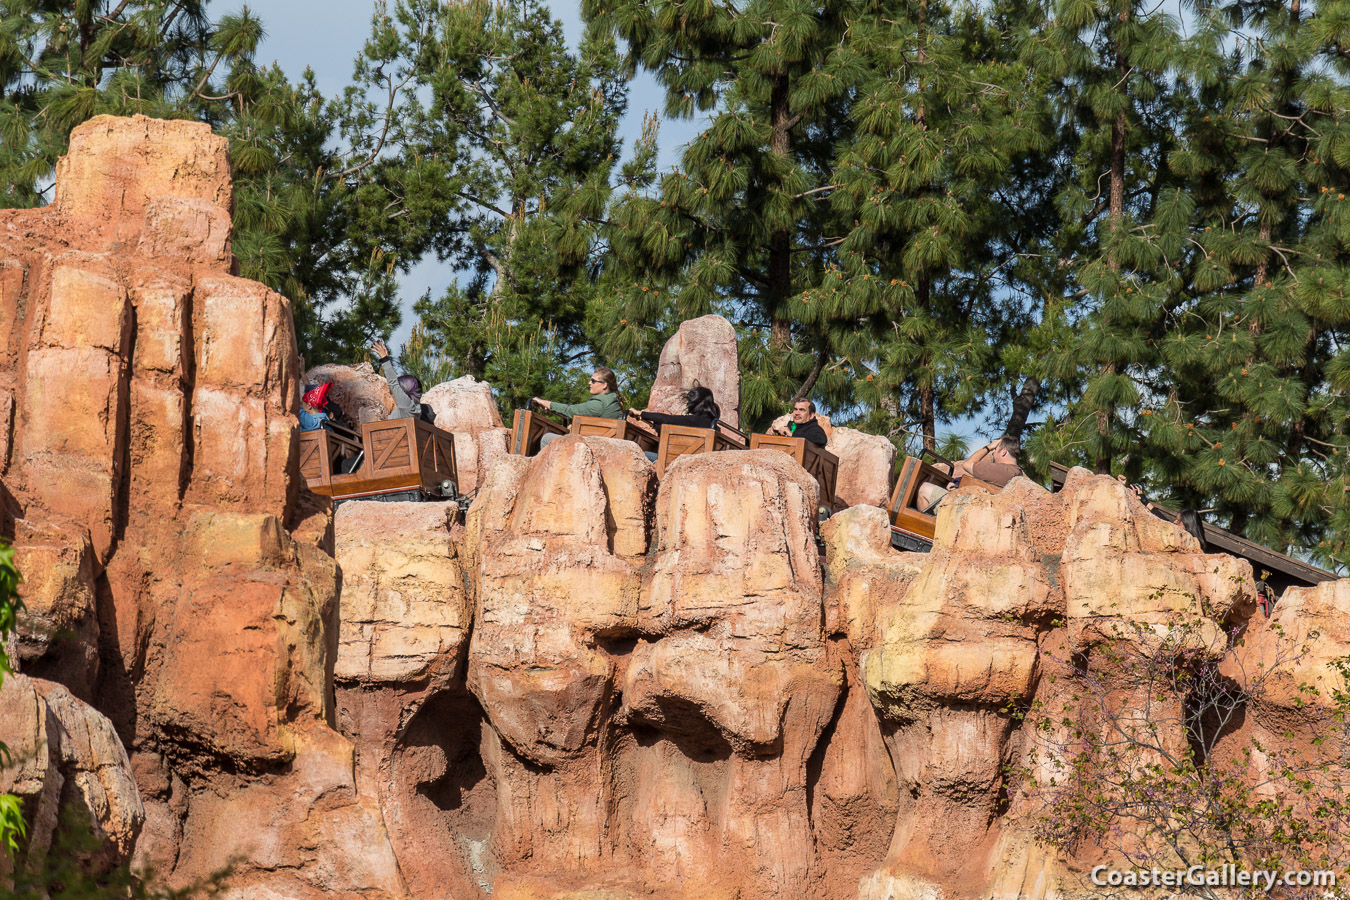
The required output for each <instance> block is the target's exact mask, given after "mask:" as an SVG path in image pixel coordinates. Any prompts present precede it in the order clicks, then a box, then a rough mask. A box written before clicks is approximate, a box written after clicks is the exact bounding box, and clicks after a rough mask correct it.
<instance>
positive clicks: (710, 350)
mask: <svg viewBox="0 0 1350 900" xmlns="http://www.w3.org/2000/svg"><path fill="white" fill-rule="evenodd" d="M695 384H700V385H702V386H703V387H705V388H708V389H709V390H711V391H712V392H713V399H714V400H716V401H717V405H718V406H719V407H720V408H721V410H722V420H723V421H725V422H727V423H729V424H731V425H735V426H737V427H739V426H740V424H741V369H740V356H739V354H738V352H737V349H736V329H735V328H733V327H732V326H731V323H730V322H728V321H727V320H726V319H724V318H722V317H721V316H702V317H700V318H697V319H689V320H687V321H684V322H681V323H680V327H679V330H678V331H676V332H675V334H674V336H673V337H671V338H670V340H668V341H666V345H665V346H664V347H662V348H661V358H660V359H659V360H658V361H657V364H656V380H655V381H654V382H653V383H652V391H651V397H650V399H649V400H648V402H647V408H648V409H650V410H651V411H652V412H663V413H673V414H676V415H684V414H685V412H686V411H687V409H686V404H685V401H684V395H685V393H687V392H688V390H689V389H690V388H692V387H693V386H694V385H695Z"/></svg>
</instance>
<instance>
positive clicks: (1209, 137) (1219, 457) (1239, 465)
mask: <svg viewBox="0 0 1350 900" xmlns="http://www.w3.org/2000/svg"><path fill="white" fill-rule="evenodd" d="M1347 9H1350V7H1347V6H1346V5H1345V4H1343V3H1331V4H1319V7H1318V9H1317V10H1316V12H1315V13H1311V14H1310V11H1307V10H1304V9H1302V8H1301V4H1300V2H1299V0H1292V2H1290V3H1278V2H1260V3H1234V4H1230V5H1229V6H1227V7H1226V8H1223V9H1220V10H1216V11H1214V13H1213V15H1211V16H1210V17H1209V20H1208V21H1207V22H1206V25H1207V29H1206V32H1204V33H1207V34H1208V35H1209V37H1208V47H1204V48H1197V49H1198V50H1203V51H1204V52H1193V53H1191V54H1188V58H1189V59H1191V60H1192V67H1193V70H1194V72H1195V76H1194V77H1195V78H1196V80H1197V82H1199V83H1201V84H1203V85H1204V86H1205V88H1206V93H1207V97H1206V99H1207V101H1208V102H1207V103H1206V105H1205V107H1204V108H1203V109H1201V110H1198V111H1197V114H1196V115H1194V116H1193V117H1192V118H1191V121H1189V122H1188V123H1187V128H1186V133H1185V138H1186V140H1185V146H1184V147H1183V148H1182V149H1181V150H1179V151H1178V152H1177V153H1176V154H1175V156H1174V161H1173V164H1174V167H1175V168H1176V169H1177V170H1178V171H1179V172H1182V173H1183V174H1185V175H1186V176H1187V178H1188V179H1189V181H1190V184H1191V196H1192V197H1193V205H1194V207H1195V210H1196V212H1195V215H1194V218H1195V229H1194V230H1195V234H1194V236H1193V240H1192V243H1193V245H1194V246H1195V247H1197V248H1198V250H1197V252H1196V253H1195V254H1193V255H1194V257H1195V262H1194V266H1193V268H1194V275H1193V279H1192V284H1193V290H1192V291H1191V292H1190V296H1189V300H1188V302H1187V303H1185V304H1184V305H1182V306H1179V307H1178V308H1177V309H1176V310H1175V312H1174V314H1173V315H1172V317H1171V320H1170V328H1169V333H1168V335H1167V338H1166V341H1165V343H1164V344H1163V351H1164V352H1163V357H1164V361H1165V365H1166V367H1167V370H1166V378H1167V392H1166V394H1165V395H1164V396H1163V397H1161V398H1160V401H1161V402H1158V403H1156V404H1155V405H1154V406H1153V407H1152V408H1149V409H1146V410H1145V411H1144V419H1143V420H1144V421H1145V422H1147V423H1148V424H1147V426H1146V427H1145V429H1144V430H1145V433H1146V435H1147V437H1148V440H1149V442H1150V444H1151V452H1152V454H1153V456H1154V458H1155V459H1156V469H1155V475H1156V477H1157V478H1158V480H1159V481H1160V482H1162V483H1163V484H1166V485H1167V486H1168V488H1169V490H1170V493H1171V494H1172V495H1173V496H1174V497H1175V498H1176V499H1177V501H1178V502H1180V503H1184V504H1186V505H1190V506H1194V507H1199V508H1206V509H1209V510H1211V511H1212V512H1211V518H1212V519H1214V520H1217V521H1218V522H1219V523H1221V524H1224V525H1227V526H1229V527H1231V528H1233V529H1234V530H1236V531H1238V532H1240V533H1245V534H1246V535H1247V536H1248V537H1250V538H1252V539H1253V540H1256V541H1258V542H1260V543H1263V544H1266V545H1268V546H1272V547H1275V548H1277V549H1286V548H1289V549H1292V550H1293V551H1294V552H1307V553H1309V554H1310V555H1311V556H1312V557H1313V558H1314V559H1316V560H1319V561H1321V562H1323V563H1326V564H1330V565H1344V564H1345V563H1346V561H1347V560H1348V559H1350V552H1348V548H1347V544H1346V543H1345V541H1346V538H1345V537H1344V535H1345V534H1346V532H1345V531H1344V529H1343V526H1345V525H1347V524H1350V514H1348V513H1347V491H1346V488H1347V484H1350V482H1347V478H1346V465H1345V454H1346V445H1347V439H1346V436H1345V435H1346V424H1347V415H1348V414H1350V408H1348V407H1347V404H1346V388H1347V387H1350V379H1347V378H1346V377H1345V374H1344V373H1345V372H1346V371H1348V370H1350V366H1348V365H1347V360H1350V357H1346V356H1345V354H1344V349H1343V348H1344V346H1345V338H1346V327H1347V324H1350V303H1347V301H1346V298H1345V294H1344V289H1345V288H1344V286H1345V282H1346V277H1347V274H1348V273H1347V270H1346V267H1345V265H1344V263H1343V262H1342V259H1343V256H1344V253H1345V249H1346V242H1347V240H1350V229H1348V228H1347V225H1346V218H1347V214H1346V212H1345V210H1346V207H1345V206H1343V204H1344V202H1345V201H1344V198H1345V196H1346V194H1347V193H1350V184H1347V175H1350V128H1348V123H1347V121H1346V115H1347V109H1350V87H1347V80H1346V76H1347V74H1350V69H1348V68H1347V66H1346V62H1345V60H1344V59H1343V57H1342V56H1341V54H1340V53H1339V51H1338V50H1337V49H1336V47H1337V46H1338V43H1339V38H1340V37H1341V36H1342V35H1341V31H1342V29H1343V26H1342V22H1343V21H1344V13H1345V12H1346V10H1347ZM1221 17H1222V18H1221ZM1234 27H1236V28H1239V29H1241V30H1242V31H1243V32H1245V33H1248V34H1251V35H1253V36H1255V37H1256V38H1258V39H1257V40H1252V41H1244V42H1241V43H1239V44H1238V45H1237V50H1236V52H1233V51H1232V50H1230V49H1229V47H1230V44H1231V35H1232V29H1233V28H1234Z"/></svg>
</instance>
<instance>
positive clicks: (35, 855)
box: [0, 675, 145, 885]
mask: <svg viewBox="0 0 1350 900" xmlns="http://www.w3.org/2000/svg"><path fill="white" fill-rule="evenodd" d="M0 744H4V745H5V746H6V747H7V748H8V755H7V756H6V757H5V758H4V760H5V764H4V765H0V794H6V793H9V794H14V795H16V796H18V798H19V799H20V800H21V801H23V803H24V819H25V823H26V825H27V829H28V834H27V838H26V840H25V841H24V843H23V846H22V850H21V852H20V855H19V857H18V860H17V861H18V863H19V865H21V866H24V867H27V868H33V867H36V866H40V865H41V864H42V860H43V858H44V857H45V856H46V854H47V852H48V849H49V848H50V847H51V843H52V840H53V838H54V837H55V833H56V830H57V829H58V828H59V827H61V822H62V820H63V817H64V816H66V815H68V814H71V813H72V812H75V811H78V813H77V815H78V817H79V819H77V820H76V821H78V820H83V821H84V822H87V823H88V824H89V826H90V828H91V829H92V832H93V836H94V838H95V840H96V842H97V849H96V850H95V851H94V856H93V858H91V859H90V860H88V861H87V863H88V864H90V865H92V866H95V867H103V868H107V867H111V866H114V865H118V864H120V863H123V862H126V861H127V860H128V859H130V857H131V853H132V849H133V847H134V845H135V841H136V837H137V835H138V834H139V833H140V830H141V825H142V824H143V822H144V820H145V810H144V807H143V806H142V803H141V798H140V795H139V793H138V792H137V789H136V782H135V778H134V776H133V774H132V770H131V763H130V761H129V760H128V758H127V753H126V750H124V749H123V747H122V743H121V741H120V740H119V739H118V737H117V732H116V731H115V730H114V729H113V726H112V723H111V722H109V721H108V719H107V718H106V717H105V716H103V715H102V714H100V713H99V712H98V711H97V710H95V709H94V708H93V707H91V706H89V705H88V704H86V703H84V702H83V701H80V700H77V699H76V698H75V697H73V696H71V694H70V692H69V691H67V690H66V689H65V688H63V687H62V686H61V685H59V684H55V683H53V682H49V681H43V680H41V679H36V678H28V677H27V676H24V675H9V676H7V677H6V678H5V680H4V684H3V685H0ZM8 862H9V857H8V854H6V855H4V857H2V858H0V885H3V882H4V875H5V874H6V870H5V866H6V864H7V863H8Z"/></svg>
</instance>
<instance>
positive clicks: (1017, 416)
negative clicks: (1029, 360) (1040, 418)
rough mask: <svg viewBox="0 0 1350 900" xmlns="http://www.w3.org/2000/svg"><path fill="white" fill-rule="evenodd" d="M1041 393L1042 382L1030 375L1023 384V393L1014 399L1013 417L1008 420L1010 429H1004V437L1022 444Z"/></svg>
mask: <svg viewBox="0 0 1350 900" xmlns="http://www.w3.org/2000/svg"><path fill="white" fill-rule="evenodd" d="M1040 391H1041V380H1040V379H1039V378H1037V377H1036V376H1034V375H1028V376H1027V379H1026V381H1023V382H1022V391H1021V393H1019V394H1018V395H1017V396H1016V397H1014V398H1013V405H1012V416H1010V417H1009V418H1008V427H1007V428H1005V429H1003V436H1004V437H1005V438H1011V439H1012V440H1014V441H1017V442H1018V443H1019V444H1020V443H1022V432H1023V431H1025V430H1026V427H1027V416H1029V415H1031V410H1032V409H1034V408H1035V406H1036V395H1037V394H1039V393H1040Z"/></svg>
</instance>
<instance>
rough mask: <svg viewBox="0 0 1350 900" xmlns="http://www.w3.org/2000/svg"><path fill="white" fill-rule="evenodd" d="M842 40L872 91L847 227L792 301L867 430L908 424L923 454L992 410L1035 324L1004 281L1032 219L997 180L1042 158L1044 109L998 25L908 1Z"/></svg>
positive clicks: (863, 104)
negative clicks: (845, 367) (958, 422)
mask: <svg viewBox="0 0 1350 900" xmlns="http://www.w3.org/2000/svg"><path fill="white" fill-rule="evenodd" d="M851 30H852V31H853V33H854V38H853V40H854V45H855V47H856V49H857V51H858V53H859V54H860V55H861V56H862V57H863V58H865V59H866V60H867V63H868V66H867V69H868V73H869V77H868V79H867V80H866V81H865V82H864V83H863V85H862V86H861V87H860V89H859V91H858V96H859V100H858V103H857V104H856V105H855V106H854V108H853V111H852V115H853V118H854V121H855V122H856V123H857V135H856V138H855V140H853V142H852V143H851V144H849V145H846V146H844V147H843V148H841V151H842V156H841V158H840V159H839V161H838V163H837V166H836V170H835V173H834V177H835V181H836V183H837V184H838V185H839V189H838V190H836V191H835V192H834V193H833V195H832V200H833V206H834V209H835V212H836V213H837V215H838V217H839V220H840V221H841V222H843V223H848V225H850V226H851V227H847V230H846V233H845V238H844V240H843V242H842V244H841V245H840V247H839V258H840V264H839V266H838V267H837V268H834V267H831V269H830V271H828V272H827V276H826V278H825V280H824V284H823V286H822V287H821V288H820V289H818V290H816V291H811V292H807V293H806V294H805V295H804V296H803V298H802V300H803V303H804V304H805V305H806V306H807V308H808V309H809V310H810V311H812V312H815V313H816V314H817V315H818V316H819V318H818V319H815V320H813V321H814V322H815V323H817V324H818V325H819V327H821V328H825V329H829V330H830V332H831V340H830V344H831V345H832V346H835V347H838V348H839V350H840V353H841V355H842V356H843V358H845V359H847V360H849V361H850V368H851V369H852V370H853V372H855V373H856V374H857V375H858V376H860V381H859V385H858V391H857V396H858V398H859V400H860V401H861V402H862V403H864V404H866V405H868V406H870V407H871V408H872V409H873V410H875V411H876V412H877V413H878V414H879V415H873V416H872V417H871V418H870V420H869V421H871V422H872V423H874V424H875V425H877V426H879V427H882V428H885V429H887V430H888V431H890V432H892V433H893V434H896V433H903V432H905V431H908V425H909V424H910V423H915V424H917V425H918V428H919V431H918V436H919V437H920V439H921V440H922V444H923V446H924V447H926V448H927V449H930V450H932V449H936V448H937V424H938V423H939V421H942V420H950V419H951V418H952V417H955V416H959V415H966V414H970V413H972V412H974V411H975V410H976V408H977V407H979V406H981V405H983V403H982V401H984V400H986V399H987V398H988V396H989V394H990V393H991V391H996V392H997V395H998V396H999V397H1000V398H1002V395H1003V392H1002V391H998V390H997V388H998V387H999V386H1001V385H1002V384H1004V383H1006V382H1007V381H1008V380H1009V378H1008V375H1007V374H1006V368H1007V366H1008V365H1009V363H1012V364H1013V365H1016V361H1015V360H1016V357H1017V356H1018V353H1017V351H1016V349H1015V345H1016V344H1017V343H1019V342H1018V341H1017V339H1016V335H1017V334H1018V333H1019V332H1023V331H1025V330H1026V329H1028V328H1029V327H1030V326H1031V325H1032V323H1033V320H1032V317H1031V314H1032V313H1033V312H1034V305H1033V304H1028V303H1026V302H1025V298H1024V296H1023V295H1022V294H1021V292H1020V291H1019V290H1018V289H1017V287H1016V286H1015V285H1014V283H1013V281H1012V280H1011V276H1012V275H1013V274H1014V273H1015V272H1016V268H1015V264H1016V262H1017V260H1018V250H1019V248H1018V247H1017V246H1016V245H1015V244H1014V242H1013V237H1014V234H1015V230H1014V228H1013V227H1012V223H1014V222H1015V221H1016V220H1018V219H1019V218H1022V217H1026V216H1031V215H1033V214H1034V210H1028V209H1025V208H1021V207H1020V206H1017V207H1013V206H1010V205H1009V202H1008V201H1009V200H1010V199H1011V198H1012V197H1014V196H1016V191H1015V186H1014V185H1013V184H1012V183H1011V180H1010V177H1009V176H1010V175H1011V174H1012V173H1014V172H1016V171H1018V170H1019V169H1020V168H1022V167H1024V166H1025V160H1026V158H1027V157H1029V156H1034V155H1035V154H1036V153H1037V152H1039V151H1040V150H1043V149H1044V148H1045V147H1046V145H1047V144H1048V141H1047V140H1046V137H1045V135H1044V133H1043V126H1044V114H1043V111H1042V109H1041V107H1042V106H1043V103H1042V102H1041V101H1039V100H1038V99H1036V98H1035V97H1034V90H1033V89H1032V87H1031V85H1029V83H1028V81H1029V79H1030V77H1031V76H1030V73H1028V72H1027V70H1026V69H1025V67H1024V66H1022V65H1020V64H1019V63H1018V62H1017V60H1016V59H1014V58H1011V55H1012V54H1011V50H1010V48H1009V47H1008V42H1007V41H1006V40H1004V36H1003V34H1001V33H1000V23H998V22H997V20H996V17H995V16H992V15H982V14H981V13H980V12H977V11H976V10H974V9H971V8H961V9H960V10H956V9H953V8H952V7H950V6H947V5H945V4H942V3H934V2H929V0H921V2H919V3H918V4H915V5H913V6H909V5H904V6H901V7H899V8H890V7H887V8H885V9H882V10H877V11H875V12H873V13H872V14H871V15H870V16H867V17H862V18H858V19H855V20H854V22H853V25H852V29H851ZM858 323H861V324H862V325H863V326H864V327H858ZM948 449H950V448H948Z"/></svg>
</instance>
